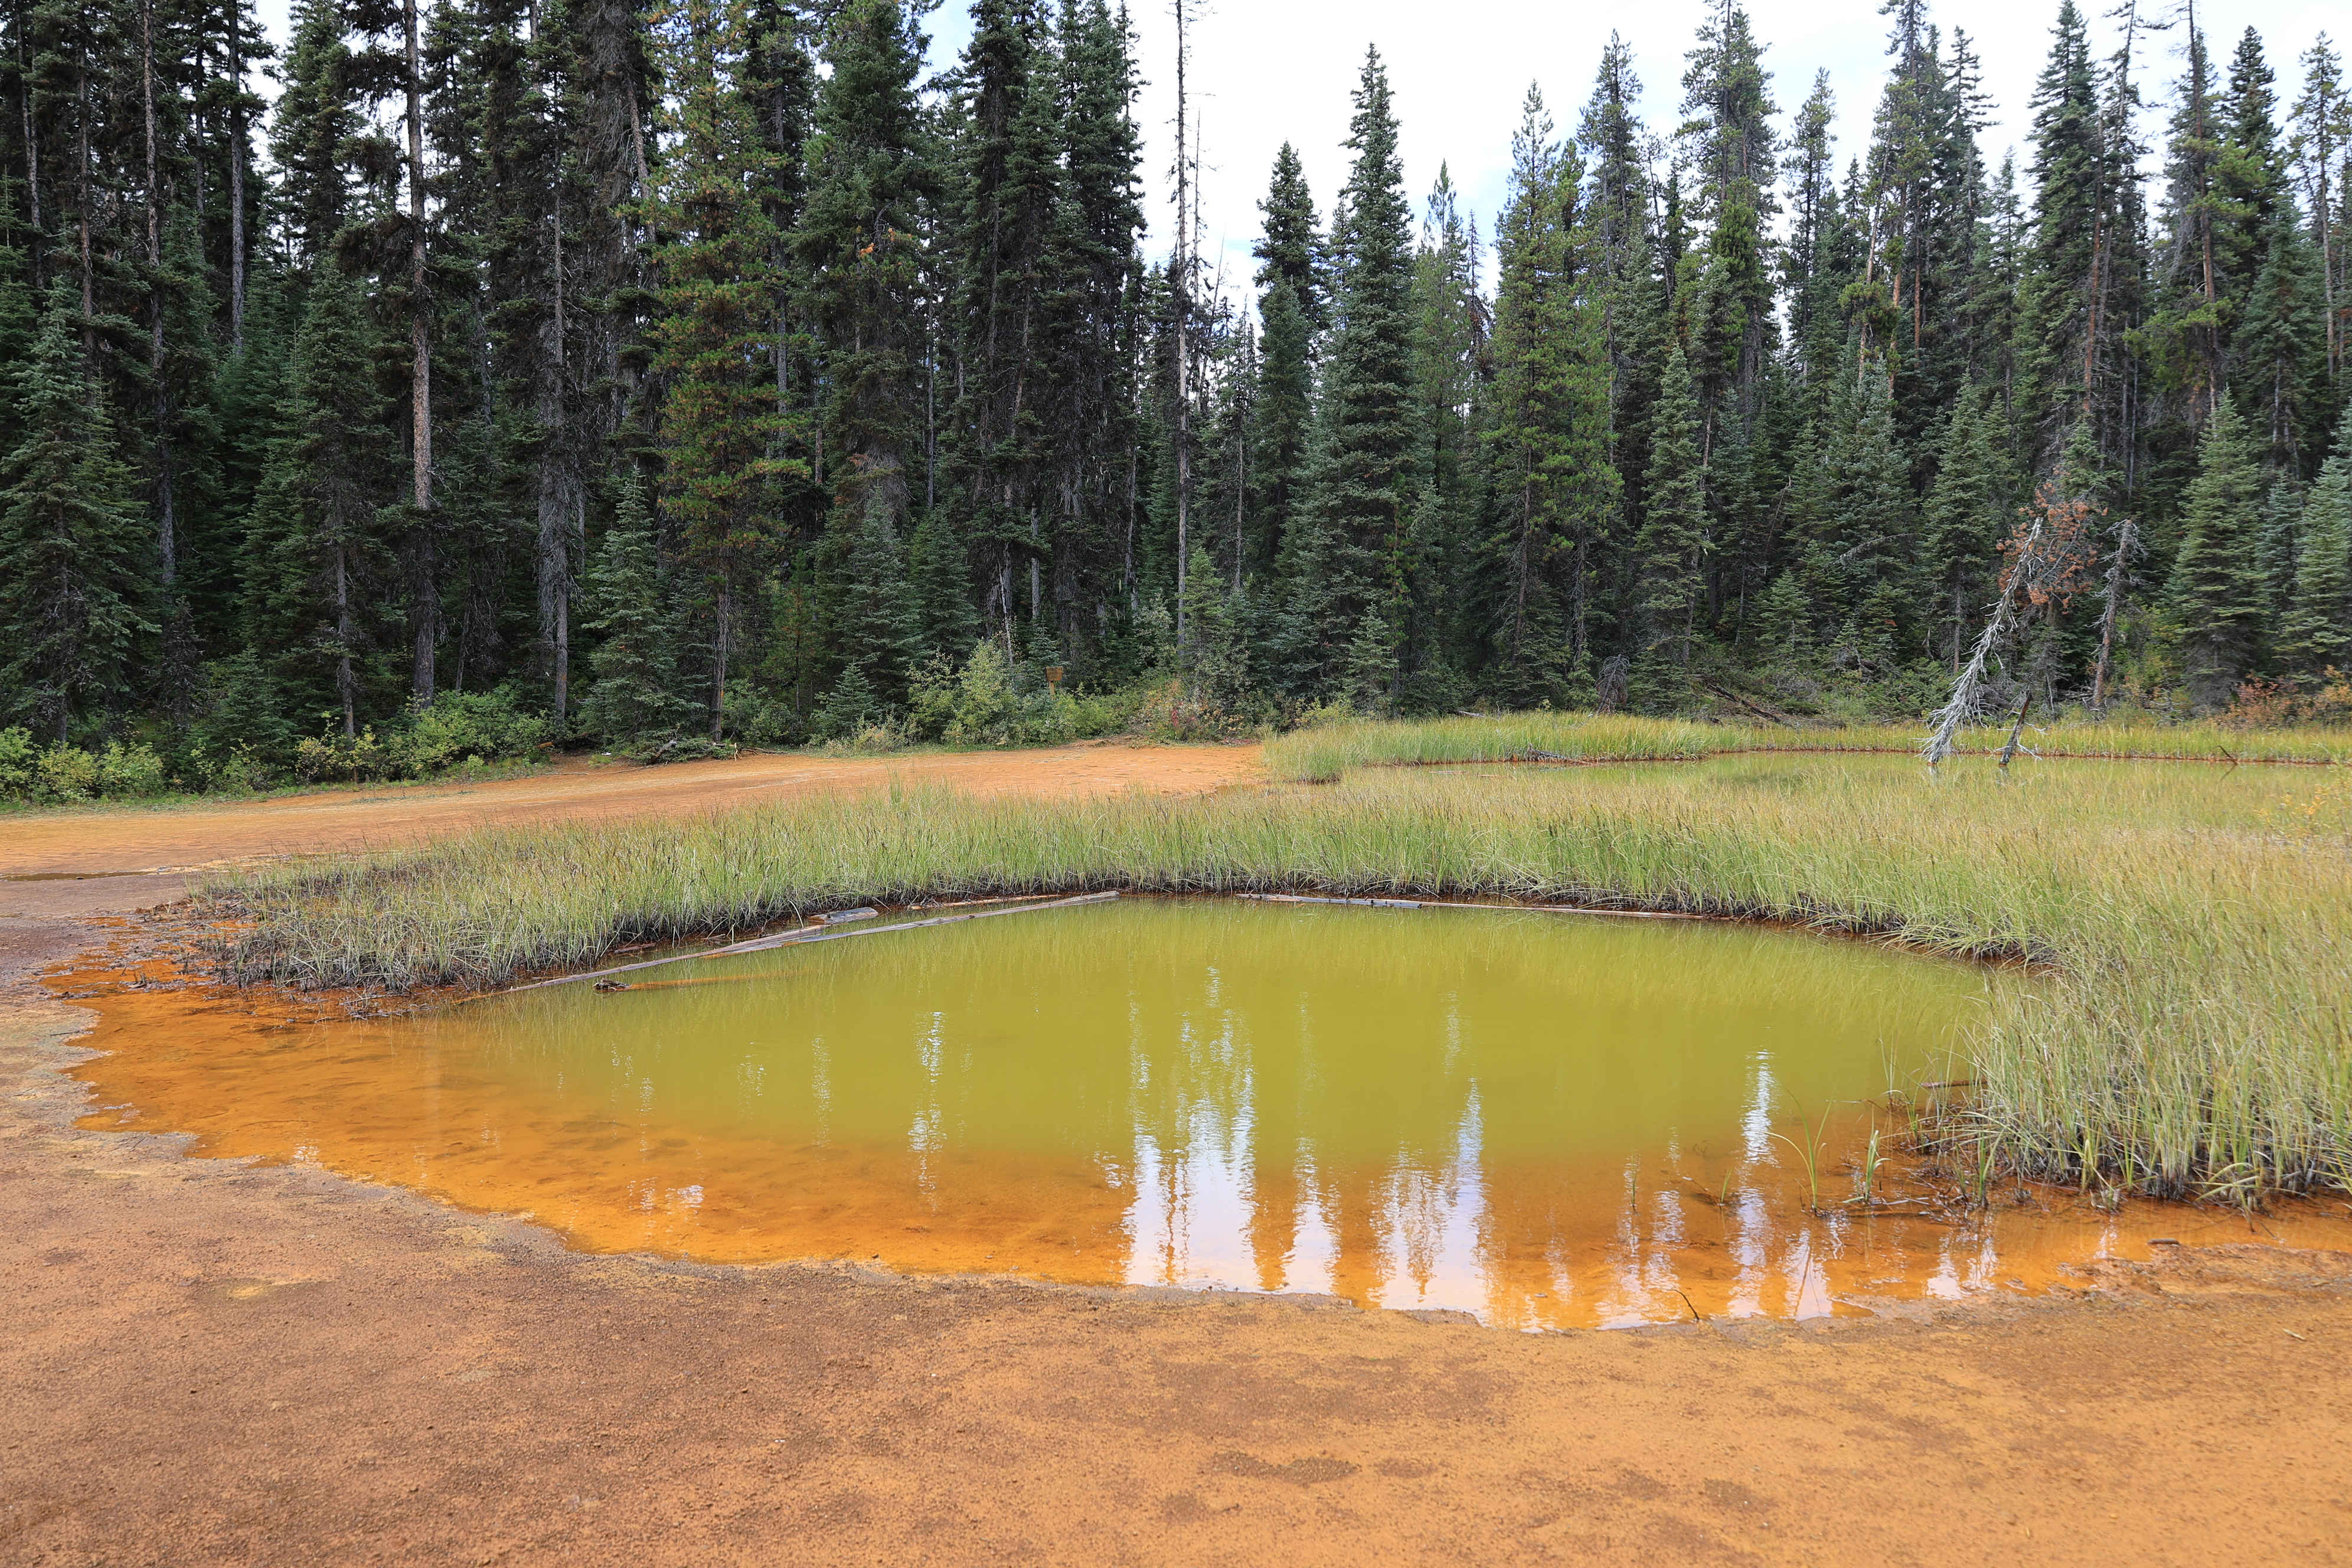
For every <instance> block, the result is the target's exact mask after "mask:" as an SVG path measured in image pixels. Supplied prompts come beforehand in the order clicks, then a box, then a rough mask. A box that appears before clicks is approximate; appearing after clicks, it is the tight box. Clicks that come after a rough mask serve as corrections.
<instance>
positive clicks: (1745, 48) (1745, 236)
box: [1652, 0, 1780, 468]
mask: <svg viewBox="0 0 2352 1568" xmlns="http://www.w3.org/2000/svg"><path fill="white" fill-rule="evenodd" d="M1763 61H1764V47H1763V45H1762V44H1761V43H1759V41H1758V40H1757V38H1756V36H1755V32H1754V29H1753V26H1751V24H1750V23H1749V21H1748V13H1747V12H1746V11H1745V10H1743V9H1742V8H1740V6H1738V5H1737V4H1735V3H1733V0H1721V3H1720V4H1718V5H1717V7H1716V9H1715V14H1714V15H1713V16H1710V17H1709V18H1708V19H1707V20H1706V22H1703V23H1701V24H1700V26H1699V28H1698V35H1697V38H1696V44H1695V47H1693V48H1692V49H1691V51H1690V55H1689V59H1688V64H1687V67H1686V68H1685V70H1684V72H1683V112H1684V114H1685V117H1686V118H1685V127H1684V130H1685V135H1686V136H1687V137H1688V138H1690V140H1691V142H1692V144H1693V148H1694V152H1695V153H1696V168H1695V173H1696V176H1697V179H1696V184H1695V185H1694V188H1693V195H1694V196H1695V197H1696V201H1695V203H1694V205H1695V208H1696V212H1695V216H1696V217H1697V218H1698V219H1699V220H1700V221H1701V222H1703V223H1704V224H1705V225H1706V231H1707V237H1706V256H1705V258H1704V260H1703V261H1701V262H1700V265H1699V282H1698V300H1697V302H1696V304H1695V306H1694V311H1695V314H1694V321H1693V325H1692V328H1691V332H1690V336H1689V338H1688V339H1687V341H1686V342H1685V352H1686V354H1687V356H1688V358H1689V360H1690V372H1691V376H1692V384H1693V389H1694V392H1695V395H1696V398H1697V402H1698V408H1699V418H1700V438H1699V453H1700V456H1701V457H1706V456H1707V455H1709V454H1711V453H1712V451H1713V450H1714V447H1715V443H1716V440H1717V435H1718V427H1719V426H1725V425H1728V424H1732V423H1736V424H1737V425H1738V427H1739V429H1740V431H1741V432H1742V433H1743V434H1745V433H1746V432H1748V430H1749V429H1751V428H1752V427H1753V426H1754V423H1755V419H1756V416H1757V414H1758V412H1759V406H1760V404H1759V399H1760V397H1761V395H1762V391H1763V384H1764V368H1765V364H1766V363H1767V361H1768V360H1769V356H1770V354H1771V352H1772V348H1773V336H1774V320H1773V313H1772V281H1771V276H1770V273H1769V270H1768V269H1767V267H1766V261H1765V258H1766V252H1767V250H1768V248H1769V241H1768V238H1767V232H1766V231H1767V226H1769V224H1770V222H1771V220H1772V218H1773V216H1775V215H1776V214H1777V213H1778V212H1779V211H1780V205H1779V203H1778V201H1777V200H1776V199H1775V197H1774V195H1773V187H1774V184H1775V183H1776V181H1777V177H1778V163H1777V161H1776V159H1775V155H1774V152H1773V138H1772V130H1771V124H1770V121H1771V117H1772V116H1773V115H1775V114H1777V113H1778V112H1780V111H1779V110H1778V109H1777V108H1776V107H1775V106H1774V104H1773V102H1772V99H1771V93H1770V86H1771V73H1770V72H1769V71H1767V70H1765V69H1764V64H1763ZM1655 466H1656V465H1655V463H1654V462H1653V464H1652V467H1653V468H1654V467H1655Z"/></svg>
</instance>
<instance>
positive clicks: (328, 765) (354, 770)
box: [294, 725, 393, 784]
mask: <svg viewBox="0 0 2352 1568" xmlns="http://www.w3.org/2000/svg"><path fill="white" fill-rule="evenodd" d="M294 771H295V772H296V773H299V774H301V775H302V777H303V778H305V779H307V780H309V781H310V783H312V784H360V783H363V782H365V781H368V780H372V779H381V778H387V777H389V776H391V773H392V771H393V757H392V752H391V751H390V750H389V749H388V748H387V747H386V746H385V745H384V744H383V742H381V741H379V740H377V739H376V738H375V728H374V726H373V725H370V726H369V727H368V728H366V729H364V730H362V731H360V732H359V733H358V734H356V735H344V734H339V733H337V732H336V731H333V730H330V731H327V732H326V733H325V734H323V735H309V736H305V737H304V738H303V741H302V743H301V744H300V745H299V746H297V747H295V748H294Z"/></svg>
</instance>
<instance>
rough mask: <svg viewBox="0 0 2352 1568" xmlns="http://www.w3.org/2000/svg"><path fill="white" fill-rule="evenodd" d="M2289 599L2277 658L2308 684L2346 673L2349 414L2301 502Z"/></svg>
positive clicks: (2351, 546)
mask: <svg viewBox="0 0 2352 1568" xmlns="http://www.w3.org/2000/svg"><path fill="white" fill-rule="evenodd" d="M2297 533H2298V535H2299V538H2298V540H2297V551H2296V557H2295V572H2294V603H2293V606H2292V607H2291V608H2290V609H2289V611H2288V613H2287V616H2286V618H2285V620H2284V622H2283V623H2282V624H2281V625H2280V627H2279V650H2278V651H2279V659H2280V662H2281V663H2282V664H2283V665H2284V667H2285V668H2286V669H2287V671H2288V672H2289V673H2290V674H2292V675H2294V676H2297V677H2300V678H2302V679H2305V680H2310V679H2316V678H2318V677H2321V676H2324V675H2326V672H2327V671H2329V670H2331V669H2333V670H2337V671H2340V672H2346V673H2352V415H2347V416H2346V417H2345V420H2344V423H2343V426H2342V427H2341V428H2340V430H2339V431H2338V432H2337V435H2336V450H2335V451H2334V452H2333V453H2331V454H2329V456H2328V458H2327V461H2326V463H2325V464H2323V465H2322V466H2321V468H2320V470H2319V479H2318V480H2317V482H2315V484H2313V486H2312V487H2311V493H2310V495H2309V496H2308V497H2306V498H2305V501H2304V507H2303V520H2302V524H2301V526H2300V528H2299V529H2298V530H2297Z"/></svg>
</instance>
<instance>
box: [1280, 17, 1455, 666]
mask: <svg viewBox="0 0 2352 1568" xmlns="http://www.w3.org/2000/svg"><path fill="white" fill-rule="evenodd" d="M1348 147H1349V151H1351V152H1352V153H1354V154H1355V161H1354V163H1353V165H1352V167H1351V168H1350V170H1349V177H1348V184H1347V187H1346V190H1345V192H1344V193H1343V200H1344V203H1345V206H1346V216H1345V218H1344V220H1343V221H1342V223H1341V225H1340V226H1339V246H1338V248H1339V253H1340V255H1341V257H1342V258H1344V259H1343V266H1342V268H1341V270H1340V274H1339V289H1338V296H1339V307H1338V316H1339V326H1338V327H1337V328H1336V329H1335V331H1334V334H1333V341H1332V344H1331V348H1330V352H1329V353H1328V356H1327V359H1326V371H1325V386H1324V389H1323V399H1322V405H1321V408H1320V410H1319V412H1318V425H1317V429H1316V433H1315V446H1314V451H1313V456H1312V457H1311V458H1310V459H1309V467H1308V473H1307V494H1306V496H1305V498H1304V499H1303V500H1302V502H1301V504H1300V508H1299V511H1300V515H1299V517H1298V519H1297V521H1296V522H1295V523H1294V524H1293V526H1292V530H1291V537H1290V539H1289V540H1288V541H1286V548H1287V549H1288V552H1289V559H1288V560H1287V562H1286V567H1285V576H1286V579H1287V582H1286V594H1287V596H1288V600H1289V618H1290V622H1291V627H1292V629H1291V632H1290V637H1289V640H1290V643H1291V655H1290V662H1291V666H1292V669H1293V679H1294V680H1295V681H1296V682H1297V685H1298V686H1299V687H1300V688H1301V689H1307V690H1317V691H1328V690H1331V689H1336V688H1337V687H1338V686H1339V684H1340V683H1341V681H1342V680H1343V679H1344V678H1345V671H1346V668H1347V665H1348V649H1349V645H1350V644H1351V643H1353V642H1355V641H1356V640H1357V639H1358V637H1359V636H1360V634H1366V633H1367V632H1368V628H1369V626H1370V623H1373V622H1380V623H1383V624H1384V625H1385V626H1386V627H1387V628H1388V630H1387V632H1385V633H1371V634H1370V635H1375V636H1388V635H1392V634H1393V632H1394V630H1395V627H1396V621H1395V618H1394V616H1395V607H1396V606H1395V601H1396V599H1397V596H1398V595H1399V594H1400V593H1401V591H1402V586H1403V584H1402V583H1401V582H1399V581H1398V580H1397V575H1396V568H1397V565H1398V563H1399V561H1400V558H1401V557H1402V553H1403V552H1404V550H1405V548H1406V546H1407V544H1408V542H1409V540H1410V538H1411V533H1412V520H1413V511H1414V508H1415V505H1416V503H1417V502H1418V500H1419V497H1420V487H1421V484H1422V481H1423V474H1422V473H1421V470H1420V465H1419V463H1418V462H1417V461H1416V459H1417V458H1418V457H1419V452H1418V450H1417V445H1416V443H1415V441H1414V431H1413V419H1412V238H1411V216H1410V208H1409V207H1408V206H1407V205H1406V202H1405V197H1404V189H1403V171H1402V165H1401V164H1400V163H1399V160H1398V154H1397V122H1396V116H1395V112H1394V110H1393V109H1392V107H1391V94H1390V90H1389V79H1388V69H1387V68H1386V67H1385V66H1383V65H1382V64H1381V58H1380V54H1379V52H1378V51H1377V50H1368V51H1367V52H1366V54H1365V58H1364V66H1363V70H1362V73H1361V75H1360V78H1359V79H1358V83H1357V87H1356V91H1355V114H1354V117H1353V119H1352V120H1351V121H1349V135H1348Z"/></svg>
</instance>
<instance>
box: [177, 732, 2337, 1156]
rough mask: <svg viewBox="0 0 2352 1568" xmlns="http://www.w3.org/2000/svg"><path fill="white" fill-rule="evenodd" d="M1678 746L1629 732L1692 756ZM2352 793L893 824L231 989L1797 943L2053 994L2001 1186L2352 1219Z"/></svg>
mask: <svg viewBox="0 0 2352 1568" xmlns="http://www.w3.org/2000/svg"><path fill="white" fill-rule="evenodd" d="M1644 722H1645V721H1627V720H1618V721H1611V723H1612V724H1613V725H1616V726H1618V727H1619V732H1620V733H1621V734H1622V735H1623V736H1625V737H1626V738H1627V740H1626V742H1625V743H1626V745H1627V746H1628V747H1629V748H1630V746H1632V745H1633V744H1647V743H1657V744H1660V745H1661V747H1662V749H1663V747H1664V742H1666V741H1669V740H1671V739H1672V736H1671V734H1667V735H1664V736H1657V735H1647V734H1645V733H1644V732H1643V724H1644ZM1656 728H1657V729H1658V730H1660V731H1672V730H1673V729H1674V728H1675V727H1671V726H1664V725H1660V726H1656ZM1685 728H1689V729H1693V730H1696V729H1700V728H1701V727H1698V726H1689V727H1685ZM1549 738H1553V739H1557V735H1556V734H1554V735H1551V736H1550V737H1549ZM2233 738H2234V737H2233ZM1392 749H1393V748H1392ZM1539 749H1542V750H1556V749H1557V747H1556V746H1545V747H1542V748H1539ZM1669 754H1672V753H1671V752H1669ZM2346 784H2347V771H2346V770H2344V769H2342V768H2337V767H2329V768H2326V769H2311V770H2305V769H2254V768H2239V769H2231V768H2227V767H2220V768H2214V767H2201V766H2181V765H2178V764H2155V763H2115V764H2102V765H2096V766H2093V765H2085V764H2075V763H2057V762H2042V763H2033V762H2021V763H2019V764H2018V765H2017V766H2016V767H2014V768H2012V769H2011V772H2010V773H2009V774H2008V775H2007V776H2005V777H2004V776H2002V775H2000V774H1998V773H1996V772H1995V771H1994V769H1993V768H1992V767H1991V766H1990V763H1986V762H1985V761H1983V760H1982V759H1960V760H1958V761H1956V762H1953V763H1947V764H1946V765H1945V767H1944V769H1943V770H1942V773H1941V775H1940V776H1935V777H1931V776H1930V775H1929V774H1928V773H1927V771H1926V769H1925V768H1923V767H1921V766H1919V765H1918V764H1917V763H1915V762H1912V761H1909V760H1907V759H1904V758H1901V757H1832V756H1743V757H1727V758H1717V759H1716V760H1714V761H1711V762H1708V763H1704V764H1701V765H1697V766H1691V765H1666V766H1643V765H1633V766H1627V767H1622V768H1593V769H1584V768H1579V769H1573V770H1502V771H1499V772H1496V771H1489V772H1484V773H1461V772H1452V773H1434V772H1430V773H1424V772H1411V771H1378V770H1371V771H1364V772H1357V773H1349V774H1348V775H1347V776H1346V777H1345V778H1344V779H1343V781H1342V782H1341V783H1340V784H1338V785H1337V786H1335V787H1331V788H1328V789H1302V788H1297V787H1295V786H1294V787H1290V788H1280V787H1277V788H1274V789H1268V790H1256V791H1244V792H1230V793H1227V794H1224V795H1215V796H1210V797H1205V798H1194V799H1164V798H1144V797H1138V796H1124V797H1113V798H1108V799H1098V800H1092V801H1083V802H1071V801H1063V802H1056V803H1055V804H1054V805H1052V806H1051V807H1050V808H1045V809H1040V808H1039V807H1038V805H1036V804H1034V803H1030V802H1024V801H1021V800H1018V799H1004V800H990V801H979V800H972V799H969V798H966V797H961V796H957V795H948V794H944V793H937V792H900V791H892V792H889V793H887V794H877V795H865V796H852V797H845V798H835V799H820V800H810V801H802V802H793V803H779V804H774V805H754V806H749V807H744V808H740V809H737V810H732V811H729V812H725V813H720V814H714V815H711V816H704V817H699V818H694V819H686V820H675V819H673V820H643V821H635V822H628V823H621V824H611V823H598V824H581V825H577V826H534V827H531V828H529V829H518V828H498V829H490V830H486V831H482V832H478V833H476V834H474V835H471V836H469V837H462V838H457V839H453V840H449V841H446V842H444V843H441V844H437V845H434V846H431V847H424V848H418V849H414V850H406V851H396V852H387V853H382V854H377V855H372V856H365V857H355V858H344V859H338V860H334V861H331V862H313V863H299V864H291V865H285V866H279V867H276V868H268V869H265V870H262V871H258V872H253V873H248V874H244V875H240V876H236V877H233V878H229V879H223V880H221V881H218V882H215V883H214V884H212V885H211V886H209V887H208V888H207V889H205V890H204V892H203V894H202V897H203V898H204V899H205V900H206V901H207V902H208V903H209V905H210V907H211V909H212V910H213V911H214V912H215V913H217V914H220V915H222V916H226V917H231V918H233V919H236V921H239V922H241V929H238V930H237V931H235V933H234V934H233V935H231V936H229V937H227V938H226V939H224V942H223V946H222V949H221V955H220V956H221V961H222V965H223V967H224V969H225V970H226V973H228V974H229V975H231V976H232V977H234V978H236V979H239V980H246V981H272V982H278V983H286V984H298V985H308V986H330V985H357V986H367V987H380V988H385V989H406V988H410V987H415V986H424V985H433V984H459V985H486V984H502V983H505V982H507V981H509V980H511V979H513V978H515V977H516V976H518V975H520V974H523V973H528V972H532V971H540V970H549V969H556V968H563V967H572V966H578V965H583V964H587V963H593V962H594V961H596V960H597V959H599V958H600V957H602V956H603V955H604V954H605V953H607V952H610V951H611V950H612V949H613V948H614V947H616V946H619V945H621V944H623V943H627V942H646V941H661V940H667V939H682V938H688V937H694V936H699V935H707V934H714V933H719V932H726V931H743V930H746V929H750V928H756V927H759V926H761V925H766V924H770V923H773V922H776V921H783V920H789V919H793V918H796V917H799V916H802V915H804V914H806V913H808V912H811V911H813V910H823V909H826V908H833V907H839V906H842V905H845V904H850V903H856V902H866V901H887V902H914V901H919V900H926V899H945V898H969V897H977V896H984V895H992V894H1007V893H1036V892H1049V891H1077V890H1086V889H1112V888H1117V889H1130V890H1136V891H1154V892H1238V891H1246V890H1276V889H1288V890H1297V891H1315V892H1324V893H1341V894H1350V895H1365V894H1377V895H1383V896H1397V897H1416V896H1417V897H1433V896H1449V897H1462V896H1471V897H1478V896H1487V897H1500V898H1508V899H1522V900H1540V901H1554V902H1570V903H1579V904H1585V905H1591V906H1600V907H1618V908H1626V909H1652V910H1683V911H1689V912H1700V913H1712V914H1722V915H1732V916H1741V917H1751V918H1762V919H1771V920H1779V921H1792V922H1798V923H1802V924H1807V925H1811V926H1816V927H1820V928H1823V929H1832V930H1839V931H1853V932H1862V933H1870V934H1873V935H1876V936H1880V937H1884V938H1888V939H1893V940H1899V941H1901V942H1905V943H1907V944H1910V945H1914V946H1916V947H1919V948H1923V949H1927V950H1931V951H1935V952H1945V953H1950V954H1956V955H1975V956H1981V957H2011V958H2015V957H2024V958H2029V959H2032V960H2034V961H2035V962H2037V963H2040V964H2042V965H2043V966H2045V976H2046V977H2045V980H2044V981H2043V983H2041V984H2032V985H2014V986H2008V985H2005V986H2000V987H1996V988H1995V994H1994V997H1993V1000H1992V1001H1991V1003H1990V1005H1989V1008H1988V1012H1987V1015H1986V1017H1985V1019H1984V1021H1983V1024H1982V1026H1981V1027H1980V1028H1979V1030H1978V1031H1977V1032H1976V1035H1975V1037H1974V1039H1973V1040H1972V1041H1971V1045H1970V1048H1971V1053H1972V1056H1973V1058H1974V1062H1975V1070H1974V1075H1973V1076H1974V1079H1975V1083H1974V1086H1973V1091H1972V1097H1971V1098H1970V1099H1969V1100H1968V1102H1967V1104H1966V1106H1965V1108H1964V1109H1963V1110H1960V1111H1959V1112H1958V1113H1957V1114H1956V1115H1955V1116H1954V1117H1953V1118H1952V1119H1950V1120H1948V1121H1947V1123H1946V1124H1945V1127H1944V1133H1945V1136H1946V1138H1947V1140H1948V1141H1956V1142H1959V1143H1961V1144H1964V1145H1966V1147H1965V1148H1964V1149H1962V1150H1960V1151H1959V1152H1958V1160H1959V1162H1960V1163H1965V1164H1966V1165H1967V1168H1969V1170H1971V1171H1976V1172H1982V1171H1986V1170H1990V1169H1994V1168H2002V1169H2014V1170H2017V1171H2020V1172H2022V1173H2031V1174H2034V1175H2038V1176H2042V1177H2045V1178H2052V1179H2061V1180H2066V1181H2070V1182H2078V1183H2081V1184H2084V1186H2086V1187H2100V1188H2105V1187H2113V1188H2116V1189H2119V1190H2126V1191H2135V1192H2147V1193H2159V1194H2175V1195H2205V1196H2215V1197H2226V1198H2230V1199H2232V1200H2235V1201H2241V1202H2255V1201H2259V1199H2260V1198H2261V1197H2262V1196H2263V1194H2267V1193H2271V1192H2274V1191H2281V1190H2286V1191H2308V1190H2312V1189H2314V1188H2316V1187H2326V1186H2336V1187H2346V1186H2352V791H2347V788H2346Z"/></svg>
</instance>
